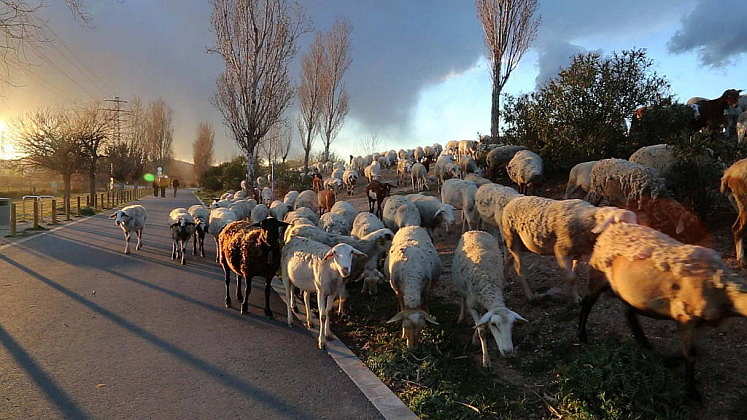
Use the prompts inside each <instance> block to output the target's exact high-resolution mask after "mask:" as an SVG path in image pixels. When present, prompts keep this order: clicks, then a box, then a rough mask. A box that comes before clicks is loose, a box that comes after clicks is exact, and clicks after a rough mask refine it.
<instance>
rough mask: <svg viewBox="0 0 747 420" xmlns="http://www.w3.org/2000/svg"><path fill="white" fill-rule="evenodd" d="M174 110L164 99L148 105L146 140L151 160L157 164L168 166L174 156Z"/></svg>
mask: <svg viewBox="0 0 747 420" xmlns="http://www.w3.org/2000/svg"><path fill="white" fill-rule="evenodd" d="M173 117H174V111H173V110H172V109H171V107H169V106H168V105H167V104H166V102H164V100H163V99H160V98H159V99H157V100H156V101H155V102H151V104H150V105H148V110H147V114H146V122H145V127H146V131H145V142H146V148H147V150H148V156H149V160H150V161H151V162H152V163H153V164H154V165H155V166H161V167H164V168H165V167H166V166H167V165H168V164H169V162H170V161H171V159H172V158H173V156H174V149H173V143H174V124H173Z"/></svg>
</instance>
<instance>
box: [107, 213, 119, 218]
mask: <svg viewBox="0 0 747 420" xmlns="http://www.w3.org/2000/svg"><path fill="white" fill-rule="evenodd" d="M115 217H117V213H112V214H111V216H109V218H110V219H114V218H115Z"/></svg>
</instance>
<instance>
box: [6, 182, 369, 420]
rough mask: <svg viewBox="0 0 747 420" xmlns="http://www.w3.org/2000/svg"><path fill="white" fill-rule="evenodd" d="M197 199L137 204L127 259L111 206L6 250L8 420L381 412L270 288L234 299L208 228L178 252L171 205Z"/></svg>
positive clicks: (181, 196) (185, 194) (258, 287)
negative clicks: (198, 249) (241, 305)
mask: <svg viewBox="0 0 747 420" xmlns="http://www.w3.org/2000/svg"><path fill="white" fill-rule="evenodd" d="M197 202H198V201H197V199H195V197H194V195H193V194H192V193H191V192H190V191H185V190H183V191H180V192H179V193H178V194H177V197H176V199H173V198H171V194H169V197H168V198H165V199H164V198H154V197H147V198H145V199H144V200H143V201H141V202H140V203H141V204H144V205H145V206H146V208H147V210H148V222H147V226H146V227H145V231H144V234H143V237H144V241H143V242H144V246H143V248H142V249H141V250H139V251H135V250H134V243H132V244H131V249H132V254H131V255H124V254H123V253H122V251H123V249H124V240H123V238H122V232H121V231H120V230H119V229H118V228H117V227H116V226H114V222H112V221H111V220H110V219H109V218H108V215H109V213H108V212H107V213H103V214H99V215H97V216H94V217H91V218H89V219H87V220H85V221H82V222H80V223H75V224H72V225H70V226H66V227H64V228H62V229H59V230H56V231H54V232H51V233H49V234H46V235H41V236H37V237H34V238H32V239H30V240H28V241H26V242H23V243H21V244H19V245H17V246H11V247H6V248H4V249H0V418H2V419H5V418H63V417H67V418H85V417H91V418H158V419H161V418H215V419H224V418H251V419H269V418H294V419H304V418H308V419H311V418H315V419H316V418H330V419H353V418H355V419H365V418H380V417H381V416H380V414H379V413H378V412H377V411H376V409H375V408H374V407H373V406H372V405H371V403H370V402H369V401H368V400H367V399H366V398H365V397H364V396H363V394H361V393H360V391H359V390H358V389H357V388H356V387H355V385H354V384H353V383H352V382H351V381H350V380H349V379H348V377H347V376H345V374H344V373H342V371H340V369H339V368H338V367H337V365H336V364H335V363H334V362H333V361H332V359H330V358H329V356H328V355H327V354H326V353H325V352H322V351H319V350H317V348H316V338H315V336H314V335H313V334H311V333H309V332H307V331H305V330H304V329H303V327H301V326H299V325H296V326H295V327H294V328H288V326H287V325H286V324H285V322H284V319H285V305H284V304H283V302H282V301H281V300H280V299H279V298H278V297H277V296H276V295H273V299H272V301H271V302H272V309H273V311H274V312H275V320H269V319H268V318H266V317H265V316H264V315H263V311H262V306H263V301H264V298H263V294H264V285H263V284H260V282H257V281H255V282H254V288H253V292H252V297H251V300H250V302H251V304H252V306H251V307H250V312H251V313H250V314H249V315H247V316H244V317H242V316H241V315H240V314H239V312H238V310H237V308H238V305H237V302H236V300H235V297H234V296H232V298H233V300H234V302H233V305H234V308H232V309H227V308H225V307H224V305H223V299H224V283H223V273H222V270H221V269H219V268H218V267H217V266H216V264H215V262H214V255H215V254H214V252H215V247H214V244H213V241H212V239H211V238H206V241H205V244H206V247H205V251H206V254H207V255H206V258H204V259H202V258H200V257H194V256H192V253H191V249H190V251H189V253H188V254H187V265H186V266H181V265H178V264H176V263H175V262H172V261H171V240H170V238H169V232H168V222H167V220H168V212H169V211H170V210H171V209H172V208H175V207H189V206H190V205H192V204H196V203H197ZM134 236H135V235H133V237H134ZM190 246H191V244H190ZM262 283H263V282H262ZM233 287H235V282H233V283H232V292H231V294H232V295H234V289H233Z"/></svg>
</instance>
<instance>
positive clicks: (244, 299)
mask: <svg viewBox="0 0 747 420" xmlns="http://www.w3.org/2000/svg"><path fill="white" fill-rule="evenodd" d="M286 226H288V224H287V223H285V222H281V221H279V220H277V219H275V218H274V217H268V218H266V219H264V220H262V221H261V222H259V223H253V224H252V223H250V222H247V221H243V220H241V221H236V222H232V223H229V224H228V225H227V226H226V227H225V229H223V230H222V231H221V232H220V234H219V238H220V240H219V241H218V242H219V244H220V248H219V250H218V252H219V254H220V256H221V257H220V265H221V267H222V268H223V272H224V274H225V280H226V302H225V303H226V308H230V307H231V295H230V287H229V286H230V283H231V272H232V271H233V272H234V273H235V274H236V299H237V300H239V301H241V314H242V315H243V314H246V313H247V312H248V309H249V295H250V294H251V291H252V278H253V277H254V276H259V277H264V279H265V315H267V316H268V317H270V318H272V311H271V310H270V289H271V283H272V277H273V276H274V275H275V273H276V272H277V271H278V268H279V266H280V243H279V235H280V234H279V230H280V229H281V228H283V227H286ZM242 277H243V278H244V279H245V281H246V291H245V293H244V294H243V296H242V293H241V278H242Z"/></svg>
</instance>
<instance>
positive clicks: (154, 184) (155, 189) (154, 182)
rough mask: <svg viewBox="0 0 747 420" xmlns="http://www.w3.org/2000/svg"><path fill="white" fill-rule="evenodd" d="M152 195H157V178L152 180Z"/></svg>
mask: <svg viewBox="0 0 747 420" xmlns="http://www.w3.org/2000/svg"><path fill="white" fill-rule="evenodd" d="M153 197H158V179H154V180H153Z"/></svg>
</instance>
